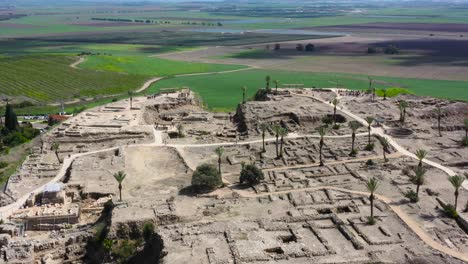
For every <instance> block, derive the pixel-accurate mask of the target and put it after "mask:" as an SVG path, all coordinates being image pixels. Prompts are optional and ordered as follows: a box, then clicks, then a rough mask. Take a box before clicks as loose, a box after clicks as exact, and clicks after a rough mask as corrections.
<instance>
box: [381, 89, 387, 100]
mask: <svg viewBox="0 0 468 264" xmlns="http://www.w3.org/2000/svg"><path fill="white" fill-rule="evenodd" d="M382 92H383V99H384V100H387V89H386V88H382Z"/></svg>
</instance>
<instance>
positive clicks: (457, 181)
mask: <svg viewBox="0 0 468 264" xmlns="http://www.w3.org/2000/svg"><path fill="white" fill-rule="evenodd" d="M448 179H449V181H450V183H451V184H452V186H453V187H454V188H455V193H454V194H455V205H454V207H455V210H457V203H458V194H459V193H458V192H459V189H460V187H461V186H462V184H463V181H464V180H465V179H464V178H463V176H461V175H454V176H450V177H449V178H448Z"/></svg>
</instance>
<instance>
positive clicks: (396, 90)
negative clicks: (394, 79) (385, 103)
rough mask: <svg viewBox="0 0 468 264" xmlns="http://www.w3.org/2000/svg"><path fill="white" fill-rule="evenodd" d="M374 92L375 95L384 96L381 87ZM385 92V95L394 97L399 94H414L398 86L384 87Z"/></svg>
mask: <svg viewBox="0 0 468 264" xmlns="http://www.w3.org/2000/svg"><path fill="white" fill-rule="evenodd" d="M375 94H376V95H377V96H380V97H383V96H384V91H383V90H382V89H378V90H376V91H375ZM386 94H387V97H389V98H390V97H395V96H398V95H400V94H414V93H413V92H412V91H410V90H408V89H405V88H400V87H390V88H386Z"/></svg>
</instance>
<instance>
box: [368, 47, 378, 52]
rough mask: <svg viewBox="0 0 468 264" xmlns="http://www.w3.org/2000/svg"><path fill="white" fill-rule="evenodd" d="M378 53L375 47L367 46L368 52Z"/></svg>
mask: <svg viewBox="0 0 468 264" xmlns="http://www.w3.org/2000/svg"><path fill="white" fill-rule="evenodd" d="M375 53H377V49H376V48H374V47H368V48H367V54H375Z"/></svg>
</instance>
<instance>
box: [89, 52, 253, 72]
mask: <svg viewBox="0 0 468 264" xmlns="http://www.w3.org/2000/svg"><path fill="white" fill-rule="evenodd" d="M80 67H83V68H86V69H92V70H104V71H113V72H119V73H128V74H140V75H147V76H171V75H177V74H189V73H202V72H218V71H227V70H236V69H241V68H245V67H244V66H236V65H222V64H207V63H197V62H181V61H173V60H166V59H161V58H149V57H143V56H89V57H87V59H86V61H85V62H84V63H83V64H81V66H80Z"/></svg>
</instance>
